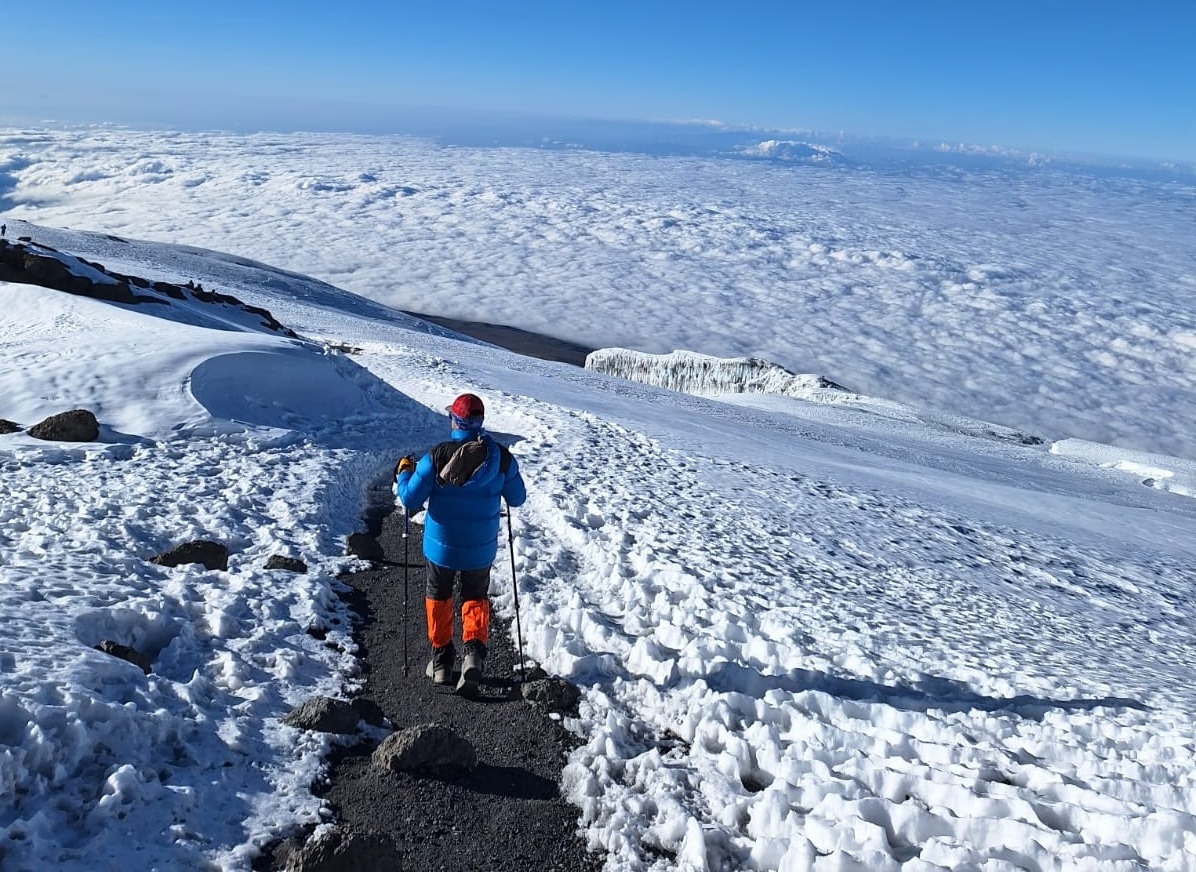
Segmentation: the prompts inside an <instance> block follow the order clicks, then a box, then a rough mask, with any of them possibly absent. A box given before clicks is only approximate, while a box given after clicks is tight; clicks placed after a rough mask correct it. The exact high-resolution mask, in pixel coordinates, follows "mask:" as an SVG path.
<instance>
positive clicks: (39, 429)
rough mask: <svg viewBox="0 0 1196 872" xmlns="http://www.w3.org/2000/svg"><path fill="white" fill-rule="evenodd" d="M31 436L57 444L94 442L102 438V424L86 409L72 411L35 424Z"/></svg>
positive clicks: (30, 431) (31, 428)
mask: <svg viewBox="0 0 1196 872" xmlns="http://www.w3.org/2000/svg"><path fill="white" fill-rule="evenodd" d="M29 435H30V436H32V437H34V438H35V439H48V440H51V441H56V442H94V441H95V440H96V439H98V438H99V436H100V424H99V422H98V421H97V420H96V416H95V415H94V414H92V413H91V412H89V411H87V410H86V409H72V410H71V411H69V412H61V413H59V414H57V415H51V416H50V417H49V418H46V419H45V420H44V421H39V422H38V423H36V424H34V425H33V426H32V427H30V428H29Z"/></svg>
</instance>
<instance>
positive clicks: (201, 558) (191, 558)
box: [150, 539, 228, 570]
mask: <svg viewBox="0 0 1196 872" xmlns="http://www.w3.org/2000/svg"><path fill="white" fill-rule="evenodd" d="M150 563H156V564H158V565H159V566H182V565H183V564H184V563H202V564H203V565H204V568H205V569H219V570H227V569H228V548H226V547H225V546H224V545H221V544H220V543H219V542H211V541H209V540H207V539H196V540H194V541H191V542H184V543H183V544H182V545H176V546H175V547H174V548H171V549H170V550H169V551H163V552H162V553H161V554H156V555H154V556H153V557H151V558H150Z"/></svg>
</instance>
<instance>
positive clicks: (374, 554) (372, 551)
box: [345, 533, 386, 563]
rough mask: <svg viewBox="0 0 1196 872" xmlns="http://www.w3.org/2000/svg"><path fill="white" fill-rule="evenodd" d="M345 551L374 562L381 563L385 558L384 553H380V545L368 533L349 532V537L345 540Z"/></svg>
mask: <svg viewBox="0 0 1196 872" xmlns="http://www.w3.org/2000/svg"><path fill="white" fill-rule="evenodd" d="M345 551H346V552H347V553H349V554H351V555H353V556H354V557H360V558H361V559H362V560H370V561H372V562H374V563H382V562H383V561H385V560H386V555H385V554H383V553H382V546H381V545H379V544H378V540H377V539H375V538H374V537H373V536H371V535H370V534H369V533H350V534H349V538H348V539H347V540H345Z"/></svg>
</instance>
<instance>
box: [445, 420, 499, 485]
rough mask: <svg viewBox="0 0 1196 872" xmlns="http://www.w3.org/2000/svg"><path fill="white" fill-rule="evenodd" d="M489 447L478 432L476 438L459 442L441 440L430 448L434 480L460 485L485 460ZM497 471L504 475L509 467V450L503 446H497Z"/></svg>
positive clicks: (472, 474)
mask: <svg viewBox="0 0 1196 872" xmlns="http://www.w3.org/2000/svg"><path fill="white" fill-rule="evenodd" d="M488 451H489V448H488V447H487V445H486V440H484V439H483V438H482V434H481V433H479V434H478V435H477V438H476V439H466V440H464V441H461V442H454V441H451V440H450V441H448V442H441V443H440V444H439V445H437V446H436V447H435V448H433V449H432V467H433V468H434V469H435V470H436V481H438V482H439V483H440V484H448V485H453V486H454V487H462V486H463V485H464V484H465V483H466V482H468V481H469V480H470V479H471V478H473V477H474V475H475V474H476V473H477V471H478V470H479V469H481V468H482V464H484V463H485V462H486V454H487V452H488ZM498 455H499V464H498V471H499V472H501V473H502V474H503V475H506V473H507V470H508V469H510V467H511V452H510V451H508V450H507V449H506V447H505V446H503V445H499V446H498Z"/></svg>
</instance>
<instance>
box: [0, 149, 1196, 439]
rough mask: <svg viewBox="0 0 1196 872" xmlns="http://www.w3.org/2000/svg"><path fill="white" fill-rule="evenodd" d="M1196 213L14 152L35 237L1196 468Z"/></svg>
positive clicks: (563, 154) (605, 157) (5, 179)
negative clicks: (688, 360) (318, 286)
mask: <svg viewBox="0 0 1196 872" xmlns="http://www.w3.org/2000/svg"><path fill="white" fill-rule="evenodd" d="M1192 203H1193V190H1192V189H1191V187H1187V186H1182V185H1176V184H1174V183H1172V184H1170V185H1164V184H1162V183H1155V182H1149V181H1143V180H1136V179H1133V178H1129V177H1126V178H1115V177H1110V176H1103V177H1102V176H1097V175H1095V174H1086V175H1081V174H1078V173H1077V172H1075V171H1061V170H1034V169H1020V170H1013V169H1008V170H999V169H993V168H988V169H975V168H973V169H965V168H962V167H957V166H951V165H944V164H938V165H934V166H931V165H922V166H895V165H889V166H880V167H851V168H846V167H813V166H792V165H786V164H783V163H779V162H773V161H761V162H755V161H743V160H732V159H717V158H694V157H664V156H651V155H643V154H619V153H598V152H592V151H561V150H535V149H515V148H495V149H484V148H438V147H436V146H435V145H433V144H431V143H429V142H427V141H424V140H419V139H412V138H402V137H367V136H334V135H314V134H292V135H264V134H263V135H232V134H227V135H225V134H164V133H147V132H134V131H128V130H117V129H104V128H102V129H89V130H66V131H34V132H31V131H17V130H8V131H2V132H0V208H3V209H4V212H5V215H6V216H7V217H8V219H9V222H10V225H11V224H12V219H13V218H26V219H28V220H30V221H34V222H37V223H42V224H51V225H59V226H70V227H75V228H79V229H90V230H101V231H105V232H109V233H115V234H127V235H129V236H135V237H139V238H147V239H153V240H160V241H168V242H178V243H188V244H194V245H199V246H203V247H210V248H213V249H216V250H220V251H228V252H234V253H236V254H238V255H243V256H246V257H252V258H255V259H258V260H262V261H265V262H267V263H272V264H276V265H279V266H283V267H286V268H288V269H293V270H296V271H299V272H303V273H308V274H311V275H313V276H316V277H318V278H321V279H324V280H326V281H329V282H331V283H333V284H335V285H338V286H341V287H344V288H346V289H348V290H351V291H354V292H356V293H359V294H361V295H363V296H366V297H369V298H371V299H374V300H377V301H380V302H383V303H386V304H388V305H391V306H395V307H398V308H403V309H409V310H415V311H421V312H427V313H429V314H436V315H442V316H447V317H456V318H463V319H468V320H481V321H489V322H494V323H500V324H508V325H513V326H516V327H521V328H524V329H528V330H535V331H540V332H544V333H548V334H551V335H554V336H558V337H561V338H565V339H570V340H575V341H578V342H582V343H586V344H589V345H593V346H616V345H617V346H623V347H630V348H636V349H639V350H643V351H651V352H667V351H671V350H674V349H689V350H694V351H699V352H703V353H707V354H714V355H719V356H745V355H760V356H764V357H767V358H769V359H771V360H774V361H776V362H777V363H780V364H782V365H784V366H786V367H789V368H790V369H795V370H803V371H813V372H818V373H820V374H823V375H826V376H827V377H829V378H831V379H833V380H835V381H837V382H840V383H843V384H845V385H847V386H849V387H852V388H854V389H857V390H860V391H862V392H866V393H868V394H872V395H876V396H882V397H887V398H891V399H894V400H899V401H902V402H908V403H911V404H915V405H922V406H928V407H932V408H938V409H942V410H947V411H953V412H957V413H961V414H968V415H972V416H975V417H979V418H984V419H986V420H992V421H995V422H997V423H1002V424H1007V425H1009V426H1013V427H1018V428H1021V429H1024V430H1028V431H1031V432H1037V433H1041V434H1042V435H1043V436H1045V437H1047V438H1063V437H1067V436H1076V437H1081V438H1085V439H1091V440H1094V441H1100V442H1110V443H1115V444H1124V445H1129V446H1133V447H1137V448H1142V449H1146V450H1152V451H1159V452H1163V453H1168V454H1175V455H1179V456H1185V457H1193V456H1196V437H1194V436H1193V435H1192V434H1193V433H1194V432H1196V427H1193V424H1196V420H1194V415H1193V411H1192V410H1193V409H1194V408H1196V396H1194V393H1196V391H1194V388H1193V385H1194V384H1196V379H1194V376H1196V359H1194V356H1193V352H1194V351H1196V319H1194V318H1193V315H1192V314H1191V305H1190V301H1191V299H1192V295H1193V292H1196V242H1193V234H1192V233H1191V214H1192V213H1191V209H1192ZM10 235H11V233H10ZM181 278H185V277H181Z"/></svg>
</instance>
